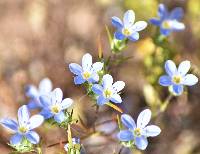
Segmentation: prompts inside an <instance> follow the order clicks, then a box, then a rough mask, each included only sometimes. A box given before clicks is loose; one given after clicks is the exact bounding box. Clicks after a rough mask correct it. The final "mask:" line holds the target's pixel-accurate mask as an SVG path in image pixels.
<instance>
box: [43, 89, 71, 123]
mask: <svg viewBox="0 0 200 154" xmlns="http://www.w3.org/2000/svg"><path fill="white" fill-rule="evenodd" d="M62 99H63V92H62V90H61V89H60V88H56V89H54V90H53V91H52V92H51V93H50V94H49V95H42V96H40V102H41V103H42V106H43V108H42V111H41V112H40V114H41V115H43V116H44V118H45V119H49V118H52V117H53V118H54V120H55V121H56V122H58V123H61V122H63V121H64V120H65V118H66V117H65V114H64V112H63V110H65V109H67V108H69V107H70V106H71V105H72V103H73V100H72V99H70V98H65V99H64V100H62Z"/></svg>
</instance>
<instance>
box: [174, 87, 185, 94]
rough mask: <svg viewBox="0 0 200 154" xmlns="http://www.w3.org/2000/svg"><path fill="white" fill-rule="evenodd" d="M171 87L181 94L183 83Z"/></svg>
mask: <svg viewBox="0 0 200 154" xmlns="http://www.w3.org/2000/svg"><path fill="white" fill-rule="evenodd" d="M172 89H173V92H174V93H176V94H177V95H181V94H182V93H183V85H173V86H172Z"/></svg>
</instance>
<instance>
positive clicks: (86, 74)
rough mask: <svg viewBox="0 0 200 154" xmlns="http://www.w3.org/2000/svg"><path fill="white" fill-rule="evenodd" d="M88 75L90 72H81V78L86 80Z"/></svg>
mask: <svg viewBox="0 0 200 154" xmlns="http://www.w3.org/2000/svg"><path fill="white" fill-rule="evenodd" d="M90 75H91V74H90V73H89V72H87V71H86V72H84V73H83V78H84V79H86V80H87V79H88V78H89V77H90Z"/></svg>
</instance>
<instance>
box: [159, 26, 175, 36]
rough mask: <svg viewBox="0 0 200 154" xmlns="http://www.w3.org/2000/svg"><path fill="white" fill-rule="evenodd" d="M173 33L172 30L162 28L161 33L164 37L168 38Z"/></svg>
mask: <svg viewBox="0 0 200 154" xmlns="http://www.w3.org/2000/svg"><path fill="white" fill-rule="evenodd" d="M171 32H172V30H171V29H164V28H162V27H161V28H160V33H161V34H162V35H165V36H168V35H169V34H170V33H171Z"/></svg>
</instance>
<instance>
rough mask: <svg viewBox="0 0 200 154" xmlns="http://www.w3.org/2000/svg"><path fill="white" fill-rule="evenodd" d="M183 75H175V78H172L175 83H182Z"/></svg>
mask: <svg viewBox="0 0 200 154" xmlns="http://www.w3.org/2000/svg"><path fill="white" fill-rule="evenodd" d="M181 80H182V78H181V76H179V75H175V76H174V77H173V78H172V82H174V83H175V84H180V83H181Z"/></svg>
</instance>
